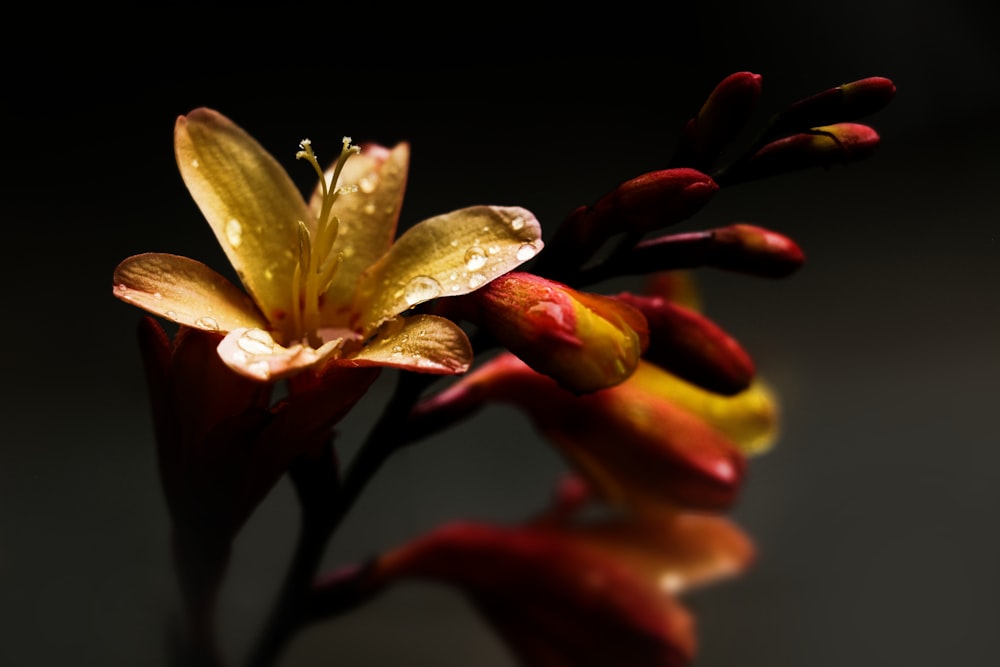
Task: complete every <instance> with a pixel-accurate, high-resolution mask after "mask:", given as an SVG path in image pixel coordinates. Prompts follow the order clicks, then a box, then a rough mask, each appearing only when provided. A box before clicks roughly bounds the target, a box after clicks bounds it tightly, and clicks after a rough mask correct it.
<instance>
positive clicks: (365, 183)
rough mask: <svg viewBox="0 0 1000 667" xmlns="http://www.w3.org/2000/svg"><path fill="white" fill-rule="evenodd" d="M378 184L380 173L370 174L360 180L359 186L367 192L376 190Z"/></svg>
mask: <svg viewBox="0 0 1000 667" xmlns="http://www.w3.org/2000/svg"><path fill="white" fill-rule="evenodd" d="M376 185H378V174H368V175H367V176H365V177H364V178H362V179H361V180H359V181H358V188H360V190H361V191H362V192H364V193H365V194H371V193H373V192H375V186H376Z"/></svg>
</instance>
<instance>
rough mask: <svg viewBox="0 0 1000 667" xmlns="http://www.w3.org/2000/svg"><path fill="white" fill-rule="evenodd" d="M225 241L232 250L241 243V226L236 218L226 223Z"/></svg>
mask: <svg viewBox="0 0 1000 667" xmlns="http://www.w3.org/2000/svg"><path fill="white" fill-rule="evenodd" d="M226 240H227V241H229V245H231V246H233V247H234V248H236V247H238V246H239V245H240V244H241V243H243V225H241V224H240V221H239V220H237V219H236V218H232V219H230V220H229V222H227V223H226Z"/></svg>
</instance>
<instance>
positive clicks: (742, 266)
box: [604, 223, 805, 278]
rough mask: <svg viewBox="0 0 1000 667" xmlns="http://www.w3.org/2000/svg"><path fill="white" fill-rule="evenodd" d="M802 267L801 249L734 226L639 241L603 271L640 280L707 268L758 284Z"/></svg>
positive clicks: (752, 227) (751, 227) (740, 225)
mask: <svg viewBox="0 0 1000 667" xmlns="http://www.w3.org/2000/svg"><path fill="white" fill-rule="evenodd" d="M804 262H805V255H804V254H803V252H802V249H801V248H799V246H798V245H797V244H796V243H795V242H794V241H792V240H791V239H790V238H788V237H787V236H783V235H782V234H779V233H777V232H773V231H770V230H768V229H764V228H763V227H757V226H755V225H749V224H745V223H737V224H733V225H728V226H726V227H718V228H716V229H710V230H706V231H698V232H687V233H684V234H671V235H669V236H661V237H659V238H654V239H649V240H646V241H642V242H640V243H638V244H636V246H635V247H634V248H633V249H632V251H631V252H629V253H627V254H625V255H623V256H622V259H621V260H620V261H616V262H615V263H614V264H613V265H612V266H610V267H609V268H607V269H604V270H605V271H607V272H611V271H613V272H615V274H616V275H640V274H645V273H654V272H663V271H674V270H677V269H693V268H698V267H704V266H711V267H714V268H717V269H725V270H727V271H738V272H740V273H747V274H750V275H754V276H760V277H762V278H784V277H786V276H788V275H790V274H792V273H794V272H795V271H796V270H797V269H798V268H799V267H800V266H802V264H803V263H804Z"/></svg>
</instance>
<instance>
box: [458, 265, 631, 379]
mask: <svg viewBox="0 0 1000 667" xmlns="http://www.w3.org/2000/svg"><path fill="white" fill-rule="evenodd" d="M462 298H463V299H465V300H466V303H467V304H469V305H470V307H469V308H468V312H467V313H466V316H467V317H468V318H469V319H470V320H472V321H473V322H475V323H476V324H478V325H479V326H482V327H484V328H485V329H486V330H488V331H489V333H490V334H492V335H493V336H494V337H495V338H496V340H497V341H498V342H499V343H500V344H501V345H503V346H504V347H506V348H507V349H508V350H510V351H511V352H513V353H514V354H516V355H517V356H518V357H520V358H521V359H522V360H524V362H525V363H527V364H528V365H529V366H531V367H532V368H533V369H535V370H536V371H538V372H539V373H543V374H545V375H548V376H550V377H552V378H554V379H555V380H556V381H557V382H558V383H559V384H560V385H562V386H563V387H565V388H566V389H569V390H570V391H572V392H575V393H587V392H591V391H597V390H598V389H604V388H606V387H610V386H613V385H616V384H618V383H619V382H621V381H622V380H624V379H625V378H627V377H628V376H629V375H631V374H632V371H634V370H635V366H636V364H637V363H638V362H639V355H640V354H641V352H642V350H643V349H644V348H645V346H646V344H647V342H648V338H647V329H646V321H645V320H644V319H643V317H642V315H641V314H640V313H639V312H638V311H636V310H635V309H634V308H632V307H631V306H629V305H627V304H624V303H622V302H621V301H618V300H616V299H613V298H611V297H607V296H601V295H598V294H589V293H586V292H579V291H577V290H574V289H572V288H570V287H568V286H566V285H563V284H562V283H558V282H555V281H552V280H547V279H545V278H541V277H539V276H535V275H532V274H529V273H522V272H512V273H508V274H506V275H503V276H500V277H499V278H497V279H496V280H494V281H492V282H491V283H490V284H489V285H486V286H485V287H483V288H481V289H479V290H477V291H476V292H473V293H472V294H470V295H468V296H467V297H462Z"/></svg>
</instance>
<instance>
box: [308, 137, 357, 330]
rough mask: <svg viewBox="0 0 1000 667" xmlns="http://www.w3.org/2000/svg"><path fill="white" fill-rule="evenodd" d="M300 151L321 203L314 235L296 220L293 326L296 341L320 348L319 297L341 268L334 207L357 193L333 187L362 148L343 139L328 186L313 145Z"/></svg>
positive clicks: (353, 189)
mask: <svg viewBox="0 0 1000 667" xmlns="http://www.w3.org/2000/svg"><path fill="white" fill-rule="evenodd" d="M299 148H300V149H301V150H299V152H298V153H296V154H295V157H296V158H297V159H300V160H307V161H308V162H309V164H311V165H312V166H313V169H315V170H316V173H317V174H319V182H320V187H321V188H322V193H323V200H322V203H321V205H320V211H319V215H318V216H317V218H316V227H315V229H314V230H313V232H310V230H309V227H308V226H307V225H306V223H305V222H303V221H302V220H299V259H298V261H297V262H296V263H295V273H294V274H293V276H292V325H293V329H294V332H295V337H296V338H298V339H299V340H303V341H306V342H308V343H309V346H310V347H313V348H318V347H320V346H321V345H322V344H323V340H322V338H320V335H319V327H320V312H319V306H320V297H321V296H322V295H323V294H325V293H326V290H327V289H329V287H330V283H331V282H332V281H333V276H334V274H335V273H336V272H337V267H338V266H339V265H340V254H339V253H336V254H335V253H334V252H333V244H334V241H336V240H337V230H338V228H339V227H340V221H339V220H338V219H337V216H335V215H333V204H334V202H336V201H337V198H338V197H340V195H342V194H347V193H349V192H354V191H356V190H357V186H348V187H343V188H337V187H336V185H337V181H338V180H339V179H340V172H341V171H342V170H343V168H344V165H345V164H346V163H347V158H349V157H351V156H352V155H354V154H356V153H358V152H360V151H361V148H360V147H358V146H352V145H351V138H350V137H344V144H343V148H341V151H340V157H338V158H337V164H336V165H335V166H334V169H333V177H332V178H331V179H330V182H329V183H328V182H327V180H326V174H324V173H323V168H322V167H320V166H319V161H318V160H317V159H316V154H315V153H313V149H312V142H310V141H309V140H308V139H303V140H302V142H301V143H300V144H299Z"/></svg>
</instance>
